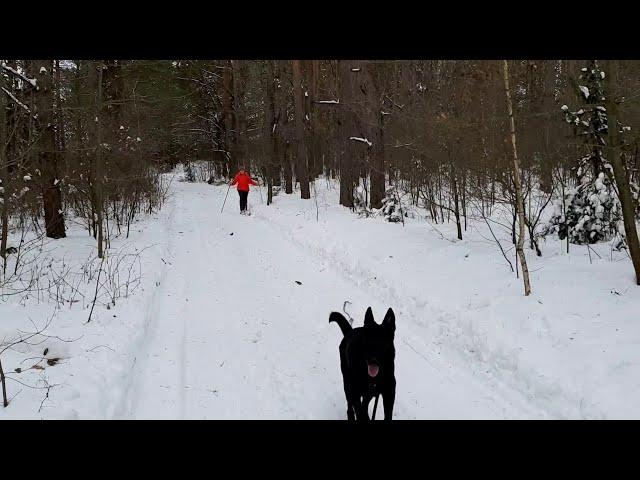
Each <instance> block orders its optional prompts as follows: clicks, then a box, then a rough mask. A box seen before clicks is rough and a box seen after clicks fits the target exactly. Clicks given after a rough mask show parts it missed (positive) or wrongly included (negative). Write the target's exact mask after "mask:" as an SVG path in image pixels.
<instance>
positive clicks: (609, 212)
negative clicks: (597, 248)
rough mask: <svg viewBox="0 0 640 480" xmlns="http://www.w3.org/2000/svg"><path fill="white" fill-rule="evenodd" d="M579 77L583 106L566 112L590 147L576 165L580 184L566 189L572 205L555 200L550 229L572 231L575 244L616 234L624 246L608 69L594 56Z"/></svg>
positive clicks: (577, 134)
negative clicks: (610, 135)
mask: <svg viewBox="0 0 640 480" xmlns="http://www.w3.org/2000/svg"><path fill="white" fill-rule="evenodd" d="M579 80H580V81H579V83H578V85H577V88H578V90H579V92H580V98H581V99H582V100H584V103H583V106H581V107H580V108H579V109H577V110H571V109H569V107H568V106H567V105H563V106H562V112H563V115H564V118H565V120H566V121H567V122H568V123H570V124H571V125H572V127H573V132H574V135H575V137H576V138H581V139H583V141H584V145H585V148H586V150H587V153H586V155H584V156H583V157H581V158H580V159H579V160H578V164H577V165H576V167H575V174H576V180H577V182H576V187H575V188H571V189H569V190H567V191H566V192H565V199H564V205H565V206H566V207H565V208H566V211H563V207H562V202H559V203H557V204H556V205H555V210H554V213H553V215H552V216H551V218H550V220H549V224H548V225H547V226H546V228H545V231H544V235H548V234H551V233H556V232H557V233H558V236H559V237H560V239H565V238H567V237H569V241H570V242H571V243H575V244H585V243H596V242H598V241H602V240H608V239H611V238H614V237H615V238H617V239H618V242H617V244H616V247H617V248H619V247H620V246H621V245H622V244H623V238H624V227H623V224H622V210H621V208H620V202H619V200H618V197H617V195H616V193H615V187H614V181H613V169H612V167H611V164H610V163H609V162H608V161H607V160H606V158H605V155H604V151H605V148H606V138H607V113H606V108H605V106H604V104H605V92H604V88H603V85H604V72H603V71H602V70H601V69H600V67H599V66H598V63H597V62H596V61H595V60H592V61H590V62H589V64H588V65H587V66H586V67H584V68H583V69H582V73H581V75H580V77H579ZM626 130H628V128H626V127H625V128H623V131H626Z"/></svg>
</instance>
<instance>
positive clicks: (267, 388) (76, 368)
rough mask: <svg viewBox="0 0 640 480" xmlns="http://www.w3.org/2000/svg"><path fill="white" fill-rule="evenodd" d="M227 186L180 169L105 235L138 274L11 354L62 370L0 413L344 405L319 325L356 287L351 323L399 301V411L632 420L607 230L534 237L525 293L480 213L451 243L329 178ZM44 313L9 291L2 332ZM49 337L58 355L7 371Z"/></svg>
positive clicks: (285, 412)
mask: <svg viewBox="0 0 640 480" xmlns="http://www.w3.org/2000/svg"><path fill="white" fill-rule="evenodd" d="M226 191H227V189H226V187H225V186H210V185H207V184H191V183H184V182H174V183H173V186H172V194H171V197H170V199H169V201H168V204H167V205H166V206H165V208H164V209H163V210H162V212H161V213H160V214H158V215H155V216H152V217H150V218H146V219H144V220H143V221H140V222H139V223H137V224H136V228H135V229H134V230H133V231H132V234H131V237H130V238H129V240H124V239H118V240H115V241H114V242H113V247H114V249H118V248H120V249H125V250H126V249H128V250H126V251H135V249H136V248H137V249H138V251H140V252H141V253H140V259H141V263H140V267H141V272H142V279H141V283H140V286H139V287H138V289H137V290H136V291H135V292H134V293H133V294H131V295H129V296H128V298H120V299H119V300H118V301H117V302H116V305H115V306H111V308H109V309H107V308H106V307H105V306H104V305H103V304H100V305H99V306H97V307H96V310H95V311H94V314H93V319H92V321H91V322H90V323H88V324H87V323H86V320H87V317H88V312H89V303H90V301H82V302H77V303H75V304H73V305H72V306H71V307H69V306H67V307H65V308H62V309H61V310H59V311H58V312H57V314H56V315H55V317H54V318H53V320H52V323H51V326H50V328H49V329H48V330H47V332H46V333H47V334H48V335H51V336H55V337H59V338H61V339H65V340H70V339H73V340H75V341H72V342H63V341H61V340H60V339H59V338H51V337H49V338H43V339H42V340H43V341H44V343H42V344H40V345H37V346H32V347H28V348H27V347H26V346H22V347H21V348H20V351H7V352H5V353H4V354H3V355H2V357H1V359H2V362H3V365H4V369H5V371H6V372H8V373H10V375H11V377H12V379H15V380H18V381H21V382H22V383H25V384H28V385H32V386H33V385H37V386H40V387H42V386H43V385H44V386H45V387H46V385H45V384H43V383H42V380H43V379H44V378H46V380H47V382H48V384H49V385H55V386H54V387H52V388H51V389H50V390H49V396H48V398H44V397H45V394H46V391H47V390H46V388H39V389H33V388H29V387H27V386H23V385H21V384H20V383H16V381H14V380H8V382H7V386H8V388H9V397H10V399H12V401H11V404H10V406H9V407H8V408H6V409H0V419H3V418H203V419H205V418H206V419H215V418H233V419H295V418H313V419H343V418H346V403H345V399H344V393H343V390H342V378H341V374H340V367H339V358H338V344H339V342H340V337H341V333H340V330H339V329H338V327H337V326H336V325H333V324H329V323H328V317H329V313H330V312H331V311H332V310H337V311H341V310H342V307H343V304H344V302H345V301H349V302H350V304H348V306H347V311H348V312H349V313H350V314H351V316H352V317H354V319H355V324H358V325H359V324H361V323H362V319H363V316H364V312H365V310H366V308H367V307H368V306H372V308H373V311H374V315H375V317H376V319H377V320H378V321H380V320H381V317H382V315H383V314H384V312H385V311H386V309H387V308H388V307H392V308H393V309H394V311H395V312H396V317H397V320H396V323H397V331H396V341H395V344H396V350H397V358H396V377H397V382H398V387H397V394H396V406H395V411H394V418H397V419H414V418H421V419H422V418H436V419H440V418H452V419H457V418H640V351H639V349H638V348H636V345H637V344H638V343H639V341H640V326H638V325H637V322H636V321H635V318H634V317H635V316H634V315H632V312H638V311H639V307H640V291H639V290H638V287H636V286H635V285H634V282H633V269H632V267H631V264H630V262H629V260H628V258H626V257H625V256H624V255H625V254H624V253H616V254H614V255H613V256H612V255H611V252H610V249H609V247H608V245H598V246H597V247H596V251H597V253H598V254H599V255H600V256H601V257H602V258H598V256H597V255H596V254H595V253H592V257H593V258H592V261H593V263H592V264H591V263H590V261H589V255H588V251H587V249H586V247H579V246H572V248H571V252H570V254H569V255H567V254H566V253H564V248H565V245H564V243H563V244H561V243H560V242H559V241H548V242H547V244H546V245H544V248H543V256H542V257H541V258H537V257H535V256H534V255H532V254H531V251H530V250H527V255H528V259H529V262H530V263H529V268H530V270H531V272H532V275H531V281H532V286H533V294H532V295H531V296H530V297H524V295H523V288H522V283H521V280H519V279H517V278H516V277H515V274H513V273H512V272H511V270H510V269H509V267H508V265H507V263H506V261H505V259H504V258H503V257H502V254H501V253H500V251H499V249H498V247H497V246H496V245H495V243H494V242H493V241H492V240H487V239H490V238H491V237H490V233H489V232H488V231H486V227H485V226H484V224H483V223H480V222H476V221H470V226H469V229H468V231H467V232H465V234H464V236H465V240H463V241H454V240H453V239H454V238H455V224H453V223H451V224H444V225H436V226H435V228H433V227H432V226H430V224H429V223H428V222H427V221H426V220H424V219H420V218H416V219H408V220H407V222H406V224H405V225H404V226H403V225H402V224H391V223H387V222H384V221H383V220H382V219H381V218H359V217H357V216H355V215H354V214H353V213H351V212H350V211H349V210H347V209H345V208H343V207H341V206H339V205H338V191H337V188H336V187H335V185H333V184H331V183H327V182H326V181H325V180H319V181H317V182H316V192H317V195H316V196H314V197H312V199H311V200H308V201H302V200H300V198H299V194H295V195H289V196H288V195H285V194H284V193H281V194H279V195H278V196H276V197H275V201H274V204H273V205H271V206H268V207H267V206H266V205H265V204H264V203H262V202H261V196H260V192H259V191H258V190H253V191H252V192H251V194H250V196H249V204H250V208H251V209H252V215H251V216H250V217H245V216H241V215H239V214H238V204H237V203H238V201H237V194H236V193H235V192H234V191H232V192H230V193H229V198H228V200H227V204H226V207H225V210H224V213H222V214H221V213H220V207H221V205H222V202H223V199H224V196H225V193H226ZM312 191H313V190H312ZM265 193H266V192H264V191H262V195H263V196H264V195H265ZM500 235H501V236H502V237H503V238H504V239H507V237H508V235H507V234H506V232H501V233H500ZM50 245H55V247H56V248H55V250H54V251H53V252H52V253H51V255H52V256H54V257H55V258H58V259H61V258H62V257H63V256H64V257H65V258H66V259H67V262H70V263H73V262H74V261H75V262H78V263H79V262H80V261H81V260H82V259H84V258H86V257H87V255H88V254H89V253H90V252H91V249H92V248H95V245H94V241H93V239H92V238H91V237H88V236H87V234H86V232H81V231H80V230H77V231H74V230H72V232H71V235H70V237H69V238H67V239H65V240H60V241H56V242H55V243H53V244H51V243H50ZM504 246H505V247H508V246H510V245H509V244H508V240H507V241H505V242H504ZM145 248H146V249H145ZM132 249H133V250H132ZM509 255H510V256H511V257H513V251H511V252H509ZM512 261H513V259H512ZM92 289H95V283H91V282H87V288H85V295H87V296H88V297H90V298H89V300H90V299H91V298H92V291H93V290H92ZM83 307H85V308H83ZM51 313H52V306H51V302H47V301H41V302H40V303H39V304H37V302H36V301H35V299H33V298H30V299H24V300H23V301H22V302H18V297H17V296H12V297H9V298H8V299H7V300H6V301H4V302H2V303H0V319H1V320H0V339H1V338H2V337H3V336H10V335H13V334H14V333H15V329H16V328H22V329H23V330H29V328H30V327H31V326H30V324H29V318H31V319H32V320H33V321H34V322H35V323H37V324H41V323H43V322H46V320H47V318H49V316H50V315H51ZM78 337H80V338H79V339H78ZM44 348H49V352H48V354H47V357H48V358H51V357H52V356H53V357H61V358H62V360H61V361H60V363H58V364H56V365H54V366H48V365H47V363H46V361H45V362H41V363H40V365H43V366H44V367H45V368H44V370H39V369H36V370H33V369H32V370H28V371H22V372H21V373H19V374H18V373H15V372H14V369H15V368H18V367H20V366H22V368H23V369H24V367H25V365H26V366H27V367H28V366H30V365H31V364H35V363H36V362H37V361H38V359H35V360H33V359H32V360H29V361H26V362H25V361H24V359H25V358H26V357H34V356H37V355H38V354H42V351H41V350H44ZM21 362H22V363H21ZM16 394H17V395H16ZM43 400H44V402H43ZM41 403H42V406H41Z"/></svg>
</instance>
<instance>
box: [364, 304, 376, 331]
mask: <svg viewBox="0 0 640 480" xmlns="http://www.w3.org/2000/svg"><path fill="white" fill-rule="evenodd" d="M373 325H376V321H375V320H374V319H373V310H371V307H369V308H367V313H365V314H364V326H365V327H371V326H373Z"/></svg>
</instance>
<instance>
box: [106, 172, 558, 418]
mask: <svg viewBox="0 0 640 480" xmlns="http://www.w3.org/2000/svg"><path fill="white" fill-rule="evenodd" d="M225 193H226V188H223V187H211V186H209V185H206V184H188V183H178V184H177V185H176V186H175V191H174V195H173V197H172V199H171V200H170V201H171V202H172V205H171V210H170V211H171V214H170V215H169V216H168V220H167V225H166V232H167V233H166V235H167V238H165V239H161V240H162V241H163V242H165V241H166V243H167V257H166V258H164V260H165V261H166V262H167V264H166V266H165V267H164V268H165V271H164V273H163V276H162V280H161V281H160V284H159V285H158V286H157V287H156V288H157V290H156V292H155V293H154V295H153V298H152V302H151V304H150V305H148V310H147V321H148V324H147V330H146V332H145V335H144V338H143V340H142V341H141V345H140V347H139V351H137V352H136V361H135V364H134V365H133V367H132V370H131V373H130V375H131V377H130V379H129V389H128V391H127V392H126V394H125V395H124V398H123V401H122V404H121V405H120V406H119V408H118V409H116V410H115V413H114V416H115V417H116V418H158V419H165V418H166V419H168V418H172V419H173V418H187V419H299V418H308V419H344V418H345V417H346V405H345V400H344V393H343V390H342V378H341V374H340V367H339V359H338V344H339V341H340V335H341V334H340V331H339V329H338V328H337V327H336V326H335V325H330V324H329V323H328V316H329V313H330V312H331V311H332V310H340V309H341V307H342V304H343V302H344V301H345V300H346V299H349V300H351V301H352V302H353V304H354V305H371V306H372V307H373V309H374V315H375V317H376V320H377V321H380V319H381V316H382V315H383V314H384V311H386V308H387V307H389V306H391V307H393V308H394V309H396V311H397V309H398V308H399V307H400V306H399V305H395V304H387V303H385V302H390V301H392V300H394V301H402V297H401V295H399V294H393V295H390V296H387V295H381V294H380V293H379V291H376V290H375V289H370V288H367V287H366V285H360V284H358V282H354V281H353V280H352V278H350V276H349V275H348V273H345V272H344V271H342V270H341V269H340V268H339V267H337V266H335V265H332V264H331V262H328V261H327V259H323V258H322V257H321V255H316V254H314V252H313V251H312V250H310V249H308V248H305V247H304V246H303V245H300V244H299V242H296V241H295V238H291V234H290V232H287V231H285V230H283V229H282V228H279V227H278V226H277V225H274V224H273V223H270V222H268V221H267V219H266V218H265V217H263V216H261V215H260V214H259V210H260V208H263V207H262V206H261V205H260V196H259V193H258V192H257V191H255V192H252V194H251V195H250V198H249V202H250V204H251V203H253V204H254V205H255V204H256V203H257V204H258V206H257V207H256V210H257V212H256V213H257V214H256V215H253V216H251V217H243V216H240V215H239V213H238V205H237V194H236V193H235V192H229V199H228V201H227V205H226V207H225V212H224V213H223V214H220V212H219V208H220V206H221V204H222V200H223V197H224V194H225ZM283 221H286V220H283ZM296 281H300V282H302V284H301V285H298V284H297V283H296ZM350 313H351V314H352V316H353V317H354V318H355V325H356V326H358V325H360V324H361V322H362V316H363V314H364V310H363V311H359V309H358V310H356V309H352V310H351V312H350ZM418 321H420V319H418V318H415V317H414V316H412V315H406V316H399V317H398V319H397V324H398V330H397V334H396V342H395V343H396V350H397V360H396V371H397V373H396V377H397V381H398V391H397V396H396V406H395V409H394V418H397V419H413V418H435V419H438V418H458V419H461V418H536V417H545V416H546V415H545V414H544V413H543V412H542V411H540V410H538V409H537V408H534V407H533V406H531V405H530V403H529V402H527V401H526V399H525V398H524V397H523V395H522V394H521V393H520V392H517V391H515V390H510V389H508V388H506V387H497V386H496V385H495V384H493V385H490V384H489V383H488V382H487V381H486V379H485V378H482V377H478V376H477V375H474V374H473V373H471V372H469V371H467V370H465V369H464V368H463V367H458V366H456V364H455V362H452V361H451V360H450V359H447V358H445V357H444V356H443V355H441V354H440V352H438V351H436V349H435V348H434V347H433V346H431V345H430V343H429V342H428V339H424V338H422V337H421V335H420V330H419V326H418V325H417V323H416V322H418Z"/></svg>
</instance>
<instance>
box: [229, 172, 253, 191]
mask: <svg viewBox="0 0 640 480" xmlns="http://www.w3.org/2000/svg"><path fill="white" fill-rule="evenodd" d="M236 183H237V184H238V190H239V191H241V192H248V191H249V185H258V184H257V183H256V182H254V181H253V179H252V178H251V177H250V176H249V175H247V174H246V173H238V174H236V176H235V178H234V179H233V182H231V185H235V184H236Z"/></svg>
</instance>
